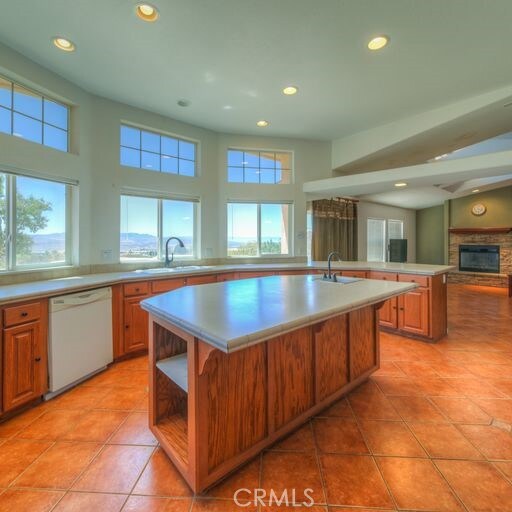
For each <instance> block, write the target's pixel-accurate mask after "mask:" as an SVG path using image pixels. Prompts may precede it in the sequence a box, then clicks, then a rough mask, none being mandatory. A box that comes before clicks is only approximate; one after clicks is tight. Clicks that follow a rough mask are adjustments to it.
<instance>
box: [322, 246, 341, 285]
mask: <svg viewBox="0 0 512 512" xmlns="http://www.w3.org/2000/svg"><path fill="white" fill-rule="evenodd" d="M334 256H336V258H338V261H341V256H340V253H339V252H337V251H332V252H330V253H329V256H327V274H326V273H325V272H324V279H328V280H329V281H336V273H334V274H332V273H331V260H332V258H333V257H334Z"/></svg>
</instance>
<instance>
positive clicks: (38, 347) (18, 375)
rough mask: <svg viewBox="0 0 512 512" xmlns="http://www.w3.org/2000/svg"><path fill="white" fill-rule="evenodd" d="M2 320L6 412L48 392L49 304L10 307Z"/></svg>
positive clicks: (35, 303)
mask: <svg viewBox="0 0 512 512" xmlns="http://www.w3.org/2000/svg"><path fill="white" fill-rule="evenodd" d="M2 317H3V326H2V339H3V343H2V345H3V349H2V408H1V410H2V411H3V412H7V411H10V410H12V409H16V408H17V407H20V406H22V405H24V404H26V403H28V402H31V401H32V400H35V399H37V398H39V397H41V396H42V395H43V394H44V393H45V392H46V391H47V390H48V354H47V325H48V323H47V318H48V303H47V301H41V302H32V303H30V304H22V305H15V306H10V307H7V308H5V309H4V310H3V315H2ZM13 324H15V325H13Z"/></svg>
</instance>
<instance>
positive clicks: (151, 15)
mask: <svg viewBox="0 0 512 512" xmlns="http://www.w3.org/2000/svg"><path fill="white" fill-rule="evenodd" d="M135 13H136V14H137V16H138V17H139V18H140V19H141V20H143V21H149V22H152V21H156V20H157V19H158V16H159V14H158V10H157V8H156V7H153V6H152V5H150V4H138V5H137V7H136V8H135Z"/></svg>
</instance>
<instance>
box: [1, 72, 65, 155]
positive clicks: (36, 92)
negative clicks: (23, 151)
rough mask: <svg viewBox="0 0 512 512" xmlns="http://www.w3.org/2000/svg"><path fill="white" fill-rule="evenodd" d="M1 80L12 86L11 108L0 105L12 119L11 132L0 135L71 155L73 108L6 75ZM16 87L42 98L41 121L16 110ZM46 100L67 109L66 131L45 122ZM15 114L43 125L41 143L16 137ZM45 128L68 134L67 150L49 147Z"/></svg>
mask: <svg viewBox="0 0 512 512" xmlns="http://www.w3.org/2000/svg"><path fill="white" fill-rule="evenodd" d="M0 79H2V80H4V81H6V82H9V83H10V84H11V106H10V107H6V106H4V105H0V109H4V110H7V111H8V112H9V114H10V118H11V132H10V133H7V132H3V131H0V134H3V135H9V136H11V137H16V138H17V139H20V140H24V141H25V142H32V143H33V144H38V145H39V146H44V147H45V148H50V149H53V150H55V151H60V152H61V153H69V152H70V143H71V139H70V125H71V106H70V105H68V104H66V103H64V102H63V101H60V100H57V99H55V98H54V97H51V96H48V95H46V94H43V93H41V92H39V91H37V90H36V89H33V88H31V87H27V86H26V85H24V84H21V83H19V82H17V81H16V80H12V79H10V78H7V77H6V76H4V75H0ZM15 87H21V88H23V89H25V90H27V91H29V92H31V93H32V94H34V96H37V97H38V98H41V109H42V111H41V119H38V118H37V117H34V116H31V115H29V114H26V113H25V112H21V111H18V110H16V109H15V108H14V89H15ZM45 100H47V101H51V102H52V103H56V104H57V105H60V106H61V107H64V108H65V109H66V125H67V128H66V129H64V128H61V127H60V126H57V125H55V124H52V123H49V122H48V121H45V116H44V111H45V107H44V102H45ZM14 114H18V115H20V116H24V117H26V118H27V119H30V120H32V121H37V122H38V123H41V142H37V141H33V140H30V139H27V138H25V137H21V136H19V135H15V133H14ZM45 126H50V127H52V128H55V129H57V130H60V131H63V132H65V133H66V149H65V150H62V149H58V148H56V147H54V146H49V145H48V144H45V143H44V138H45V136H44V131H45V130H44V127H45Z"/></svg>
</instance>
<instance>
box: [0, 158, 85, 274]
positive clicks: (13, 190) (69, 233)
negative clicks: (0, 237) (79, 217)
mask: <svg viewBox="0 0 512 512" xmlns="http://www.w3.org/2000/svg"><path fill="white" fill-rule="evenodd" d="M0 174H3V175H4V176H5V177H6V181H5V200H6V215H7V219H6V226H7V232H6V244H5V251H6V256H5V264H6V265H5V267H6V268H5V269H0V275H5V274H12V273H17V272H24V271H33V270H44V269H54V268H63V267H70V266H73V265H74V260H75V254H74V250H73V249H74V233H73V211H74V203H75V196H76V194H77V189H78V186H77V184H76V183H71V182H69V181H61V180H58V179H48V178H47V177H40V176H35V175H32V174H21V173H13V172H9V171H5V170H4V169H2V168H0ZM17 178H29V179H35V180H41V181H46V182H51V183H58V184H60V185H64V186H65V201H66V208H65V214H64V216H65V218H64V225H65V241H64V261H59V262H53V263H52V262H42V263H35V264H18V263H17V261H16V260H17V258H16V225H17V222H16V194H17V184H16V181H17Z"/></svg>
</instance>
